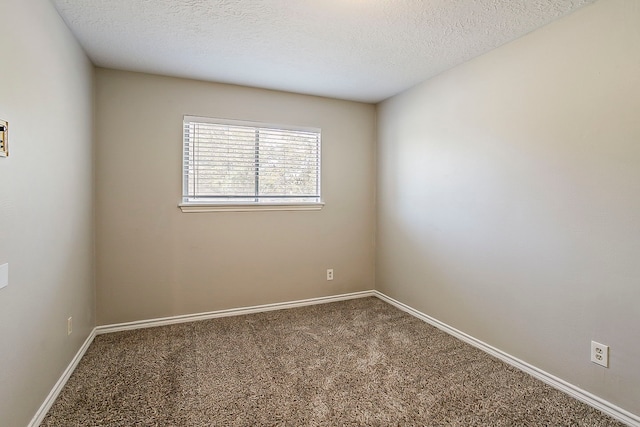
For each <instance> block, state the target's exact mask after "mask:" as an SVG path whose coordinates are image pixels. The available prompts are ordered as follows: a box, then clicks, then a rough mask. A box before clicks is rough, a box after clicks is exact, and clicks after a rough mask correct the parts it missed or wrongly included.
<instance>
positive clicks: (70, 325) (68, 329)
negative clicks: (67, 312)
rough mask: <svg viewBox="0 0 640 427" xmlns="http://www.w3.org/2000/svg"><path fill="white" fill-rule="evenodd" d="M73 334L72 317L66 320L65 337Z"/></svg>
mask: <svg viewBox="0 0 640 427" xmlns="http://www.w3.org/2000/svg"><path fill="white" fill-rule="evenodd" d="M71 332H73V317H69V318H68V319H67V335H71Z"/></svg>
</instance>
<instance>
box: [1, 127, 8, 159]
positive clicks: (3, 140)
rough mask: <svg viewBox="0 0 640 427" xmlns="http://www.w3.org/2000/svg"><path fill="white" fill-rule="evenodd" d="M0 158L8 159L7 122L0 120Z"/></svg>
mask: <svg viewBox="0 0 640 427" xmlns="http://www.w3.org/2000/svg"><path fill="white" fill-rule="evenodd" d="M0 157H9V122H7V121H6V120H0Z"/></svg>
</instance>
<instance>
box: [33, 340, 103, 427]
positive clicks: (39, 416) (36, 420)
mask: <svg viewBox="0 0 640 427" xmlns="http://www.w3.org/2000/svg"><path fill="white" fill-rule="evenodd" d="M95 336H96V329H95V328H93V330H92V331H91V333H90V334H89V336H88V337H87V339H86V340H84V343H83V344H82V347H80V350H78V352H77V353H76V355H75V356H74V357H73V359H71V363H69V366H67V369H65V370H64V372H63V373H62V375H61V376H60V378H59V379H58V381H57V382H56V383H55V385H54V386H53V388H52V389H51V391H50V392H49V395H48V396H47V398H46V399H45V400H44V402H42V405H40V408H39V409H38V412H36V414H35V415H34V416H33V418H32V419H31V422H30V423H29V424H28V427H38V426H39V425H40V423H41V422H42V420H44V417H45V416H46V415H47V412H49V409H51V406H52V405H53V403H54V402H55V401H56V399H57V398H58V395H59V394H60V392H61V391H62V389H63V388H64V385H65V384H66V383H67V381H68V380H69V377H71V374H73V371H75V369H76V367H77V366H78V363H80V360H81V359H82V356H84V354H85V353H86V352H87V349H88V348H89V346H90V345H91V343H92V342H93V339H94V338H95Z"/></svg>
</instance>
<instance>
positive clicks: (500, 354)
mask: <svg viewBox="0 0 640 427" xmlns="http://www.w3.org/2000/svg"><path fill="white" fill-rule="evenodd" d="M373 294H374V295H375V296H376V297H378V298H380V299H381V300H382V301H385V302H387V303H389V304H391V305H393V306H395V307H397V308H399V309H400V310H402V311H405V312H407V313H409V314H411V315H412V316H415V317H417V318H418V319H420V320H423V321H424V322H426V323H428V324H430V325H432V326H435V327H436V328H438V329H440V330H442V331H444V332H446V333H448V334H449V335H452V336H454V337H456V338H458V339H460V340H462V341H464V342H466V343H468V344H471V345H472V346H474V347H477V348H479V349H480V350H482V351H484V352H485V353H489V354H490V355H492V356H494V357H497V358H498V359H500V360H502V361H503V362H505V363H508V364H509V365H511V366H514V367H516V368H518V369H520V370H521V371H524V372H526V373H527V374H529V375H531V376H533V377H534V378H537V379H539V380H540V381H542V382H544V383H546V384H549V385H550V386H552V387H554V388H556V389H558V390H560V391H562V392H564V393H566V394H568V395H569V396H572V397H574V398H576V399H578V400H580V401H581V402H584V403H586V404H587V405H590V406H592V407H594V408H596V409H598V410H600V411H602V412H604V413H605V414H607V415H609V416H611V417H613V418H615V419H617V420H619V421H621V422H623V423H626V424H628V425H630V426H634V427H640V417H639V416H637V415H635V414H632V413H631V412H629V411H626V410H624V409H622V408H620V407H618V406H616V405H614V404H612V403H611V402H608V401H606V400H604V399H601V398H599V397H598V396H596V395H594V394H591V393H589V392H588V391H585V390H583V389H581V388H579V387H577V386H575V385H573V384H570V383H568V382H566V381H565V380H563V379H561V378H558V377H556V376H554V375H551V374H550V373H548V372H545V371H543V370H542V369H539V368H536V367H535V366H533V365H530V364H528V363H527V362H525V361H523V360H520V359H518V358H517V357H514V356H511V355H510V354H508V353H505V352H504V351H502V350H499V349H497V348H495V347H493V346H491V345H489V344H487V343H485V342H483V341H480V340H479V339H476V338H474V337H472V336H470V335H467V334H465V333H464V332H462V331H459V330H458V329H456V328H453V327H451V326H449V325H447V324H446V323H443V322H441V321H439V320H437V319H434V318H433V317H431V316H428V315H426V314H424V313H422V312H420V311H418V310H416V309H414V308H413V307H410V306H408V305H406V304H403V303H401V302H400V301H397V300H395V299H393V298H391V297H388V296H387V295H385V294H383V293H382V292H379V291H373Z"/></svg>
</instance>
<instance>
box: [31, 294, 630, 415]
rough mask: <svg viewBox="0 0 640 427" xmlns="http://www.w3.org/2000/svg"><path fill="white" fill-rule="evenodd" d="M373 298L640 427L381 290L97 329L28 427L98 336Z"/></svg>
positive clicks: (598, 401) (609, 405)
mask: <svg viewBox="0 0 640 427" xmlns="http://www.w3.org/2000/svg"><path fill="white" fill-rule="evenodd" d="M370 296H375V297H377V298H379V299H381V300H382V301H385V302H387V303H389V304H391V305H393V306H395V307H397V308H399V309H400V310H402V311H405V312H407V313H409V314H411V315H413V316H415V317H417V318H418V319H421V320H423V321H424V322H426V323H429V324H430V325H433V326H435V327H436V328H438V329H440V330H442V331H444V332H446V333H448V334H449V335H452V336H454V337H456V338H458V339H460V340H462V341H464V342H466V343H468V344H471V345H472V346H474V347H477V348H479V349H480V350H483V351H484V352H486V353H488V354H490V355H492V356H494V357H497V358H498V359H500V360H502V361H504V362H506V363H508V364H510V365H512V366H514V367H516V368H518V369H520V370H522V371H524V372H526V373H528V374H529V375H532V376H533V377H535V378H537V379H539V380H541V381H543V382H545V383H546V384H549V385H550V386H552V387H554V388H557V389H558V390H560V391H562V392H564V393H567V394H568V395H570V396H572V397H574V398H576V399H578V400H580V401H582V402H584V403H586V404H588V405H590V406H593V407H594V408H596V409H598V410H600V411H602V412H604V413H605V414H608V415H610V416H611V417H613V418H615V419H617V420H619V421H622V422H623V423H626V424H628V425H630V426H634V427H640V417H638V416H637V415H635V414H632V413H631V412H628V411H626V410H624V409H622V408H620V407H618V406H616V405H614V404H612V403H610V402H607V401H606V400H604V399H601V398H599V397H598V396H595V395H593V394H591V393H589V392H587V391H585V390H582V389H581V388H579V387H576V386H575V385H573V384H570V383H568V382H566V381H564V380H562V379H560V378H558V377H556V376H554V375H551V374H549V373H548V372H545V371H543V370H541V369H538V368H536V367H535V366H532V365H530V364H528V363H527V362H524V361H522V360H520V359H518V358H516V357H513V356H511V355H510V354H508V353H505V352H504V351H502V350H499V349H497V348H495V347H492V346H490V345H489V344H487V343H485V342H483V341H480V340H478V339H476V338H474V337H472V336H470V335H467V334H465V333H464V332H462V331H459V330H458V329H455V328H453V327H451V326H449V325H447V324H446V323H443V322H441V321H439V320H437V319H434V318H433V317H431V316H428V315H426V314H424V313H422V312H420V311H418V310H416V309H414V308H412V307H410V306H408V305H406V304H403V303H401V302H399V301H397V300H395V299H393V298H391V297H388V296H387V295H385V294H383V293H382V292H379V291H362V292H353V293H349V294H341V295H334V296H327V297H319V298H309V299H304V300H298V301H289V302H281V303H274V304H264V305H256V306H251V307H242V308H232V309H228V310H218V311H211V312H206V313H196V314H187V315H182V316H172V317H163V318H158V319H150V320H141V321H136V322H127V323H118V324H114V325H104V326H98V327H96V328H94V329H93V331H91V333H90V334H89V336H88V337H87V339H86V340H85V342H84V344H83V345H82V347H80V350H78V352H77V353H76V355H75V357H74V358H73V360H71V363H69V366H68V367H67V369H65V371H64V372H63V374H62V376H61V377H60V379H59V380H58V381H57V382H56V384H55V385H54V387H53V389H52V390H51V392H50V393H49V395H48V396H47V398H46V399H45V401H44V402H43V403H42V405H41V406H40V409H38V412H37V413H36V414H35V415H34V417H33V419H32V420H31V422H30V423H29V425H28V427H37V426H39V425H40V423H41V422H42V420H43V419H44V417H45V415H46V414H47V412H48V411H49V409H51V406H52V405H53V403H54V402H55V400H56V398H57V397H58V395H59V394H60V391H62V388H63V387H64V385H65V384H66V383H67V381H68V380H69V377H70V376H71V374H72V373H73V371H74V370H75V368H76V366H77V365H78V363H79V362H80V359H82V356H84V354H85V352H86V351H87V349H88V348H89V345H91V343H92V342H93V339H94V337H95V336H96V335H100V334H106V333H111V332H118V331H126V330H132V329H141V328H151V327H155V326H163V325H172V324H177V323H185V322H193V321H197V320H206V319H214V318H218V317H229V316H240V315H243V314H251V313H260V312H266V311H273V310H283V309H287V308H295V307H303V306H308V305H316V304H326V303H330V302H337V301H344V300H349V299H355V298H365V297H370Z"/></svg>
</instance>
